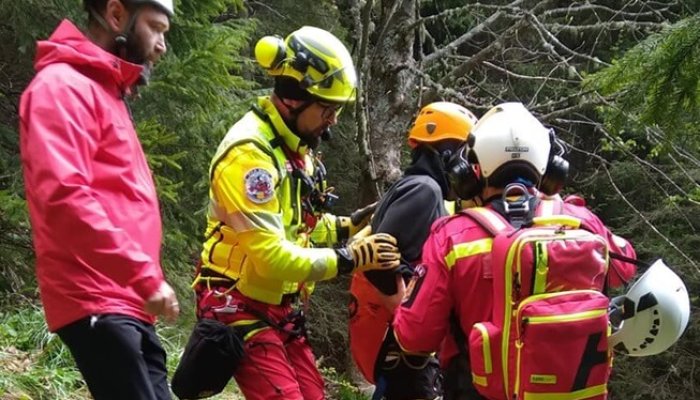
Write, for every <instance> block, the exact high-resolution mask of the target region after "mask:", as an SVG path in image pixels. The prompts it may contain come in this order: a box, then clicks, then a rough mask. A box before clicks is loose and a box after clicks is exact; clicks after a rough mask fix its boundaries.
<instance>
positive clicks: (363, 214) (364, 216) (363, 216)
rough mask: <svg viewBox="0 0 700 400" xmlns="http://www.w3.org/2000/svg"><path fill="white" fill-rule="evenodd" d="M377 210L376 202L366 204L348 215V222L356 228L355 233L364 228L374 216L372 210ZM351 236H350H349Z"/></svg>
mask: <svg viewBox="0 0 700 400" xmlns="http://www.w3.org/2000/svg"><path fill="white" fill-rule="evenodd" d="M376 209H377V202H376V201H375V202H374V203H372V204H368V205H366V206H364V207H362V208H359V209H357V210H355V211H353V212H352V214H350V222H352V224H353V225H354V226H355V227H356V231H359V230H360V229H362V228H364V227H365V225H367V224H368V223H369V221H370V219H371V217H372V214H374V210H376ZM351 236H352V235H351Z"/></svg>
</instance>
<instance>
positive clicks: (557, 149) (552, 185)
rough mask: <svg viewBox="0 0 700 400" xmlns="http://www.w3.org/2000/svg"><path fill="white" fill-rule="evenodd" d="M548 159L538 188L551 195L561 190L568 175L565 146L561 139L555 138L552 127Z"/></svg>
mask: <svg viewBox="0 0 700 400" xmlns="http://www.w3.org/2000/svg"><path fill="white" fill-rule="evenodd" d="M549 144H550V147H549V160H548V161H547V169H546V170H545V172H544V175H542V179H541V180H540V184H539V187H538V189H539V190H540V191H541V192H542V193H544V194H546V195H548V196H553V195H555V194H557V193H559V192H560V191H561V189H562V188H563V187H564V185H565V184H566V180H567V179H568V177H569V162H568V161H566V159H565V158H564V156H565V155H566V148H565V147H564V144H563V143H562V141H561V140H559V139H558V138H557V135H556V133H555V132H554V129H550V130H549Z"/></svg>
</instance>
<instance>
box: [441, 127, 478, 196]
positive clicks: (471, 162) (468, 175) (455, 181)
mask: <svg viewBox="0 0 700 400" xmlns="http://www.w3.org/2000/svg"><path fill="white" fill-rule="evenodd" d="M472 147H474V135H469V137H468V138H467V142H466V143H465V144H463V145H462V146H461V147H460V148H459V149H458V150H457V151H456V152H455V153H454V154H452V155H451V156H450V157H449V160H448V161H447V163H446V172H447V180H448V181H449V182H450V187H451V188H452V190H453V191H454V192H455V194H456V195H457V196H458V197H459V198H460V199H462V200H469V199H472V198H474V197H476V195H478V194H479V193H480V192H481V189H483V186H484V185H483V182H482V180H481V178H480V177H479V176H478V160H477V158H476V154H474V151H473V150H472Z"/></svg>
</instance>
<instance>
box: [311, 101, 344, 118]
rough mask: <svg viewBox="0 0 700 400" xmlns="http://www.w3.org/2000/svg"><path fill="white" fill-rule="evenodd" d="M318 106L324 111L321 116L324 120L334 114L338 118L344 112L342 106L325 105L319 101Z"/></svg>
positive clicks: (335, 104)
mask: <svg viewBox="0 0 700 400" xmlns="http://www.w3.org/2000/svg"><path fill="white" fill-rule="evenodd" d="M316 104H318V106H319V107H321V108H322V109H323V113H322V114H321V115H322V116H323V118H324V119H328V118H330V116H331V115H333V114H335V116H336V117H337V116H338V115H340V112H341V111H343V105H342V104H337V103H325V102H323V101H317V102H316Z"/></svg>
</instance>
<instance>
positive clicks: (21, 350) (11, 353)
mask: <svg viewBox="0 0 700 400" xmlns="http://www.w3.org/2000/svg"><path fill="white" fill-rule="evenodd" d="M0 310H5V311H0V400H79V399H90V398H91V397H90V395H89V393H88V390H87V388H86V386H85V383H84V382H83V380H82V377H81V375H80V372H79V371H78V370H77V369H76V367H75V364H74V362H73V359H72V357H71V355H70V352H69V351H68V349H67V348H66V347H65V346H64V345H63V343H62V342H61V341H60V340H59V338H58V337H57V336H56V335H54V334H51V333H49V332H48V330H47V327H46V323H45V321H44V314H43V311H42V310H41V308H40V307H38V306H36V305H34V304H31V303H23V304H21V305H20V306H19V307H18V306H17V305H16V304H15V305H12V306H7V305H4V304H3V305H0ZM8 310H11V311H8ZM191 325H192V321H187V319H186V318H183V319H182V320H181V321H180V322H179V323H178V324H177V325H164V324H160V325H158V327H157V329H158V335H159V337H160V339H161V341H162V343H163V346H164V347H165V349H166V352H167V354H168V370H169V371H170V372H171V373H172V372H173V371H175V368H176V367H177V362H178V360H179V358H180V355H181V353H182V350H183V349H184V347H185V343H186V342H187V338H188V335H189V331H190V327H191ZM322 373H323V375H324V377H325V379H326V383H327V391H328V398H329V399H337V400H363V399H366V397H364V396H362V395H361V394H360V393H359V391H358V390H357V388H355V387H354V386H352V385H351V384H350V383H348V382H347V380H346V379H345V378H344V377H343V376H342V375H341V374H339V373H337V372H336V370H335V369H333V368H322ZM211 399H213V400H239V399H243V396H242V395H241V394H240V392H239V391H238V390H237V387H236V385H235V383H233V381H232V383H230V384H229V385H228V386H227V388H226V390H225V391H224V393H222V394H220V395H218V396H215V397H212V398H211Z"/></svg>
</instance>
